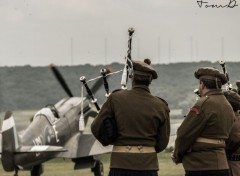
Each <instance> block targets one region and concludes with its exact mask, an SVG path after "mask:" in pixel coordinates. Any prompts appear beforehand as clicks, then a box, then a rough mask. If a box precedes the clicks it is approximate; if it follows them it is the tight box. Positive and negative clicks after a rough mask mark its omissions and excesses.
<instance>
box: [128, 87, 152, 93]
mask: <svg viewBox="0 0 240 176" xmlns="http://www.w3.org/2000/svg"><path fill="white" fill-rule="evenodd" d="M136 88H141V89H144V90H146V91H147V92H150V89H149V87H148V86H144V85H134V86H133V87H132V89H136Z"/></svg>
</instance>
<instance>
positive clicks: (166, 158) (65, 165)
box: [0, 152, 184, 176]
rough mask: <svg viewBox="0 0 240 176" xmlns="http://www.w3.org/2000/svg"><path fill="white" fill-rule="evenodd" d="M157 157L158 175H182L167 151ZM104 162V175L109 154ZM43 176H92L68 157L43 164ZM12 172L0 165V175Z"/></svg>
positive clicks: (21, 175) (26, 174) (22, 175)
mask: <svg viewBox="0 0 240 176" xmlns="http://www.w3.org/2000/svg"><path fill="white" fill-rule="evenodd" d="M158 157H159V167H160V171H159V172H158V175H159V176H183V175H184V170H183V167H182V165H181V164H179V165H175V164H174V163H173V162H172V160H171V159H170V153H169V152H162V153H160V154H159V155H158ZM100 159H101V160H102V162H103V164H104V176H107V175H108V172H109V160H110V154H105V155H102V156H101V157H100ZM43 167H44V173H43V176H70V175H71V176H93V175H94V174H93V173H92V172H91V169H89V168H88V169H82V170H73V167H74V163H73V162H72V161H71V160H69V159H65V160H64V159H53V160H50V161H48V162H46V163H44V165H43ZM13 174H14V172H5V171H4V170H3V168H2V165H0V175H1V176H13ZM19 176H30V172H29V171H20V172H19Z"/></svg>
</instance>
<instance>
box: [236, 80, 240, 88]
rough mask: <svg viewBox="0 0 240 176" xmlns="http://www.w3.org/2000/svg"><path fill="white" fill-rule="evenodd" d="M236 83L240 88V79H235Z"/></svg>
mask: <svg viewBox="0 0 240 176" xmlns="http://www.w3.org/2000/svg"><path fill="white" fill-rule="evenodd" d="M236 85H237V87H238V89H240V80H237V81H236Z"/></svg>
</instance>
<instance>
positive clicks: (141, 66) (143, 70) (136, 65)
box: [132, 59, 158, 79]
mask: <svg viewBox="0 0 240 176" xmlns="http://www.w3.org/2000/svg"><path fill="white" fill-rule="evenodd" d="M132 63H133V70H134V74H142V75H146V74H150V75H152V79H157V78H158V75H157V72H156V71H155V70H154V68H153V67H152V66H150V64H151V60H150V59H144V62H142V61H132Z"/></svg>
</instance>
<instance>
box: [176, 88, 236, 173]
mask: <svg viewBox="0 0 240 176" xmlns="http://www.w3.org/2000/svg"><path fill="white" fill-rule="evenodd" d="M233 120H234V112H233V110H232V107H231V105H230V104H229V103H228V101H227V99H226V98H225V97H224V95H223V93H222V91H221V90H211V91H209V92H208V93H207V94H206V95H204V96H203V97H201V98H200V99H199V100H198V101H197V102H196V104H195V105H194V106H193V107H192V108H191V109H190V112H189V113H188V115H187V117H186V118H185V119H184V121H183V123H182V124H181V126H180V127H179V129H178V131H177V138H176V141H175V151H174V152H175V153H174V155H175V157H176V160H177V161H178V162H182V163H183V167H184V169H185V170H186V171H200V170H222V169H228V163H227V159H226V153H225V143H222V144H211V143H203V142H196V139H197V138H198V137H203V138H210V139H223V140H226V139H227V138H228V137H229V133H230V130H231V128H232V125H233Z"/></svg>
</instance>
